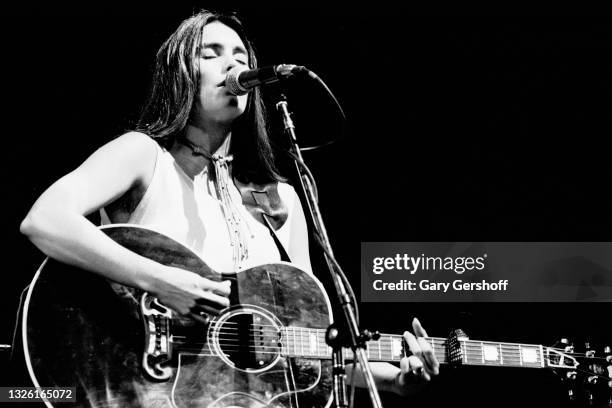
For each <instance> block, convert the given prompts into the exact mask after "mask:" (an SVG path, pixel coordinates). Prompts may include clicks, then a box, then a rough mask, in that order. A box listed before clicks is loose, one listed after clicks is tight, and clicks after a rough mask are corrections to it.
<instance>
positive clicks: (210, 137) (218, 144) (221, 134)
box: [185, 125, 231, 155]
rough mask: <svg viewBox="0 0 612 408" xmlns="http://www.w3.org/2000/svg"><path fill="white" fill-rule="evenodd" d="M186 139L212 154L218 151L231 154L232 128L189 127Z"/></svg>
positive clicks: (186, 131)
mask: <svg viewBox="0 0 612 408" xmlns="http://www.w3.org/2000/svg"><path fill="white" fill-rule="evenodd" d="M185 137H186V138H187V140H189V141H190V142H191V143H193V144H195V145H196V146H199V147H201V148H202V149H204V150H206V151H207V152H209V153H210V154H214V153H215V152H216V151H217V150H221V151H220V153H221V154H223V155H226V154H227V153H228V152H229V142H230V139H231V131H230V128H229V127H227V126H223V125H209V126H199V125H187V129H186V130H185Z"/></svg>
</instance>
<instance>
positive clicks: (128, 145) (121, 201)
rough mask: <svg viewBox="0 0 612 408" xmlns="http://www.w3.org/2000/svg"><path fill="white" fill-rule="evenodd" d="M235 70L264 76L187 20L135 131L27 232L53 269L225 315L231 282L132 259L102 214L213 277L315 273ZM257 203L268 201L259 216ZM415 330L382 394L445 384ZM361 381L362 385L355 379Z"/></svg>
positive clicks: (104, 152) (257, 111)
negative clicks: (265, 268)
mask: <svg viewBox="0 0 612 408" xmlns="http://www.w3.org/2000/svg"><path fill="white" fill-rule="evenodd" d="M236 66H245V67H249V68H254V67H256V66H257V62H256V58H255V55H254V53H253V48H252V46H251V44H250V42H249V41H248V39H247V37H246V35H245V33H244V30H243V27H242V25H241V23H240V22H239V20H238V19H236V18H235V17H233V16H225V15H220V14H215V13H211V12H208V11H202V12H200V13H199V14H197V15H195V16H194V17H191V18H190V19H187V20H185V21H184V22H183V23H182V24H181V25H180V27H179V28H178V29H177V30H176V31H175V32H174V33H173V34H172V35H171V36H170V38H169V39H168V40H167V41H166V42H165V43H164V44H163V45H162V47H161V49H160V50H159V52H158V54H157V65H156V70H155V78H154V86H153V91H152V95H151V97H150V100H149V102H148V104H147V105H146V107H145V109H144V112H143V115H142V117H141V121H140V123H139V126H138V127H137V129H136V131H133V132H129V133H127V134H124V135H122V136H120V137H119V138H117V139H115V140H113V141H111V142H110V143H108V144H106V145H105V146H103V147H101V148H100V149H99V150H97V151H96V152H95V153H93V154H92V155H91V156H90V157H89V158H88V159H86V160H85V162H84V163H83V164H81V165H80V166H79V167H78V168H77V169H76V170H74V171H72V172H71V173H69V174H67V175H65V176H64V177H62V178H61V179H59V180H58V181H57V182H55V183H54V184H53V185H52V186H51V187H49V189H48V190H47V191H45V192H44V193H43V194H42V195H41V197H40V198H39V199H38V200H37V201H36V203H35V204H34V206H33V208H32V209H31V210H30V212H29V213H28V215H27V217H26V218H25V219H24V221H23V222H22V224H21V231H22V232H23V233H24V234H26V235H27V236H28V237H29V238H30V239H31V241H32V242H33V243H34V244H35V245H36V246H37V247H38V248H39V249H40V250H41V251H43V252H44V253H45V254H47V255H48V256H49V257H52V258H55V259H57V260H59V261H61V262H64V263H67V264H71V265H75V266H77V267H80V268H83V269H87V270H89V271H92V272H94V273H97V274H99V275H102V276H104V277H106V278H108V279H110V280H113V281H117V282H119V283H122V284H124V285H128V286H131V287H136V288H140V289H142V290H145V291H147V292H149V293H152V294H154V295H155V296H156V297H157V298H158V299H159V300H160V301H161V302H162V303H163V304H165V305H166V306H168V307H170V308H171V309H173V310H175V311H176V312H178V313H180V314H183V315H188V314H197V313H200V312H201V310H199V309H198V305H199V304H200V303H202V300H205V301H206V302H207V304H208V305H209V306H210V307H212V308H213V309H216V310H221V309H223V308H224V307H226V306H228V305H229V301H228V296H229V294H230V283H229V281H223V282H215V281H212V280H208V279H206V278H204V277H201V276H199V275H197V274H195V273H192V272H189V271H186V270H183V269H179V268H174V267H170V266H165V265H162V264H159V263H157V262H154V261H152V260H150V259H148V258H145V257H142V256H140V255H137V254H135V253H133V252H131V251H129V250H127V249H125V248H123V247H122V246H121V245H119V244H117V243H115V242H114V241H113V240H111V239H110V238H108V237H107V236H106V235H105V234H104V233H102V232H101V231H100V230H99V229H98V228H96V226H95V225H93V224H92V223H91V222H89V221H88V220H87V219H86V218H85V216H86V215H88V214H91V213H93V212H96V211H100V212H101V214H102V221H103V222H104V223H130V224H140V225H144V226H147V227H150V228H152V229H155V230H157V231H159V232H161V233H163V234H165V235H168V236H170V237H171V238H174V239H175V240H177V241H179V242H182V243H183V244H185V245H186V246H188V247H189V248H191V249H192V250H193V251H194V252H196V253H197V254H198V255H200V256H201V257H202V258H203V259H204V260H205V262H206V263H207V264H208V265H209V266H211V267H212V268H213V269H215V270H217V271H222V272H238V271H240V270H243V269H247V268H249V267H250V266H254V265H257V264H262V263H272V262H276V261H279V260H281V254H282V253H283V251H284V250H285V251H286V255H287V256H288V257H289V258H290V259H291V261H292V262H293V263H294V264H296V265H297V266H298V267H299V268H300V269H303V270H305V271H307V272H310V271H311V267H310V260H309V254H308V239H307V229H306V222H305V218H304V213H303V211H302V208H301V205H300V203H299V199H298V197H297V195H296V194H295V191H294V190H293V188H292V187H291V186H289V185H288V184H286V183H284V182H283V181H282V180H283V179H282V178H281V177H280V176H279V174H278V172H277V171H276V169H275V167H274V161H273V156H272V151H271V148H270V144H269V140H268V136H267V134H266V130H265V129H266V127H265V122H264V111H263V104H262V101H261V98H260V95H259V91H258V90H257V89H256V90H254V91H253V92H252V93H251V94H250V95H249V96H234V95H232V94H230V93H229V92H228V90H227V88H226V87H225V77H226V75H227V73H228V71H230V70H231V69H233V68H234V67H236ZM258 191H265V192H266V194H265V199H264V203H263V204H261V203H260V202H258V200H257V198H256V196H257V194H258V193H257V192H258ZM262 212H267V213H268V214H270V215H271V216H270V217H264V216H262V215H261V213H262ZM272 215H273V216H272ZM270 229H274V230H275V231H274V234H276V237H277V238H278V242H280V245H277V244H276V242H275V239H274V238H273V235H274V234H271V233H270ZM198 301H199V302H198ZM413 329H414V331H415V333H416V335H417V337H415V336H414V335H412V334H411V333H409V332H406V333H405V338H406V341H407V343H408V345H409V347H410V349H411V351H412V354H413V355H412V356H410V357H407V358H404V359H403V360H402V362H401V369H398V368H396V367H394V366H392V365H390V364H373V371H374V375H375V378H376V380H377V382H378V385H379V387H380V388H381V389H383V390H388V391H393V392H396V393H399V394H407V393H409V392H411V391H412V390H414V389H415V387H414V385H415V384H417V383H419V382H422V380H429V379H430V377H431V376H432V375H435V374H437V373H438V362H437V361H436V359H435V357H434V356H433V353H432V351H431V348H430V347H429V345H428V344H427V343H426V342H425V341H424V340H423V337H424V336H426V333H425V331H424V330H423V329H422V327H421V326H420V324H419V323H418V321H416V320H415V322H413ZM348 370H349V371H351V368H350V367H349V368H348ZM355 380H356V383H357V384H358V385H361V384H362V383H363V380H362V378H361V376H360V375H356V378H355Z"/></svg>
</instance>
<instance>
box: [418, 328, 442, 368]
mask: <svg viewBox="0 0 612 408" xmlns="http://www.w3.org/2000/svg"><path fill="white" fill-rule="evenodd" d="M417 342H418V343H419V346H420V347H421V352H422V353H423V354H422V356H421V357H422V359H423V362H424V363H425V369H426V370H427V372H428V373H429V374H433V375H438V373H439V369H440V363H439V362H438V359H437V358H436V355H435V354H434V351H433V349H432V348H431V345H430V344H429V342H428V341H427V340H426V339H424V338H422V337H418V338H417Z"/></svg>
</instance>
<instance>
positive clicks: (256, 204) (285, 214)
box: [234, 178, 291, 262]
mask: <svg viewBox="0 0 612 408" xmlns="http://www.w3.org/2000/svg"><path fill="white" fill-rule="evenodd" d="M234 184H235V185H236V187H237V188H238V191H239V192H240V196H241V197H242V204H244V206H245V207H246V209H247V211H249V212H250V213H251V215H252V216H253V218H255V219H256V220H258V221H259V222H261V223H262V224H263V225H265V226H266V227H267V228H268V231H270V235H271V236H272V239H273V240H274V244H275V245H276V248H277V249H278V252H279V254H280V257H281V261H284V262H291V259H290V258H289V255H288V254H287V250H286V249H285V247H283V244H282V243H281V241H280V239H279V238H278V235H277V234H276V230H278V229H279V228H280V227H282V226H283V224H284V223H285V222H286V221H287V219H288V218H289V209H288V208H287V206H286V205H285V203H284V202H283V200H282V199H281V197H280V195H279V194H278V183H277V182H272V183H266V184H255V183H252V182H251V183H242V182H240V181H239V180H237V179H236V178H234Z"/></svg>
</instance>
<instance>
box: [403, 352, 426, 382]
mask: <svg viewBox="0 0 612 408" xmlns="http://www.w3.org/2000/svg"><path fill="white" fill-rule="evenodd" d="M408 366H409V367H410V371H409V372H410V373H411V374H412V375H414V376H416V377H417V378H421V379H423V380H425V381H429V380H431V376H430V375H429V373H428V372H427V371H426V370H425V369H424V365H423V361H422V360H421V359H420V358H418V357H417V356H410V357H408Z"/></svg>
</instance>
